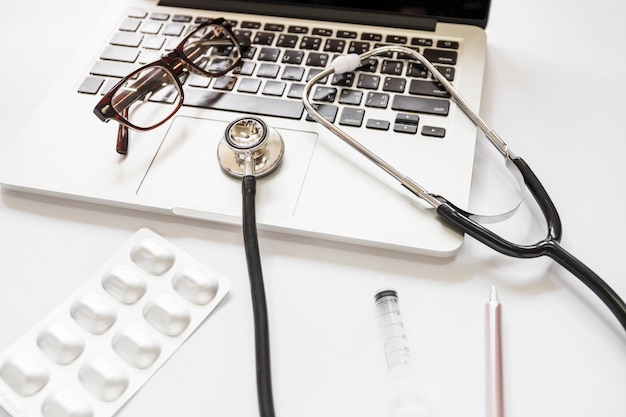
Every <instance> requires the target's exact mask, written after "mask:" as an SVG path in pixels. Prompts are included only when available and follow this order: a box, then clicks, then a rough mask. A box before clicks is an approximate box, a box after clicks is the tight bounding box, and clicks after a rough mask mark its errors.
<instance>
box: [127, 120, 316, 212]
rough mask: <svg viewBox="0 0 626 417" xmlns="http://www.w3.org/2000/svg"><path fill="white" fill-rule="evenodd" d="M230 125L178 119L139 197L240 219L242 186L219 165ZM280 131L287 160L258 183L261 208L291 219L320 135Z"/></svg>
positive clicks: (180, 209) (194, 210)
mask: <svg viewBox="0 0 626 417" xmlns="http://www.w3.org/2000/svg"><path fill="white" fill-rule="evenodd" d="M227 126H228V122H226V121H221V120H209V119H197V118H192V117H182V116H181V117H176V118H175V120H174V121H173V123H172V125H171V127H170V129H169V130H168V132H167V134H166V135H165V138H164V140H163V143H162V144H161V146H160V148H159V150H158V152H157V154H156V156H155V158H154V160H153V161H152V164H151V165H150V166H149V168H148V170H147V172H146V174H145V177H144V179H143V181H142V183H141V185H140V187H139V190H138V194H139V195H140V196H145V197H149V198H150V199H156V200H167V201H169V202H170V203H171V205H172V206H174V207H175V209H174V210H173V211H174V212H175V213H176V212H177V210H178V211H181V212H182V211H187V212H192V211H193V212H213V213H218V214H219V213H221V214H222V215H225V216H237V217H238V216H239V215H240V213H241V199H242V197H241V185H240V184H241V181H240V180H239V179H237V178H234V177H231V176H229V175H228V174H226V173H225V172H224V171H223V170H222V168H221V167H220V165H219V162H218V160H217V147H218V143H219V141H220V140H221V139H222V137H223V135H224V130H225V129H226V127H227ZM277 131H278V132H279V133H280V134H281V136H282V137H283V140H284V142H285V155H284V157H283V160H282V162H281V165H280V166H279V167H278V169H277V170H276V171H274V172H272V173H271V174H269V175H268V176H266V177H262V178H260V179H259V180H258V191H257V197H256V209H257V213H259V215H266V216H271V217H289V216H292V215H293V213H294V211H295V208H296V204H297V202H298V198H299V196H300V192H301V190H302V185H303V183H304V179H305V176H306V173H307V169H308V166H309V163H310V161H311V157H312V155H313V150H314V148H315V144H316V141H317V135H316V134H315V133H311V132H304V131H298V130H287V129H277ZM296 143H297V146H295V144H296ZM290 145H294V146H290Z"/></svg>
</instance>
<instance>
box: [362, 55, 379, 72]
mask: <svg viewBox="0 0 626 417" xmlns="http://www.w3.org/2000/svg"><path fill="white" fill-rule="evenodd" d="M357 70H358V71H361V72H376V70H378V60H377V59H376V58H367V59H364V60H363V61H361V66H360V67H359V68H357Z"/></svg>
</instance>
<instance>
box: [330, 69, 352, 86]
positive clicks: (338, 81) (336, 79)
mask: <svg viewBox="0 0 626 417" xmlns="http://www.w3.org/2000/svg"><path fill="white" fill-rule="evenodd" d="M353 83H354V73H353V72H344V73H343V74H334V75H333V78H332V79H331V80H330V84H331V85H338V86H341V87H350V86H352V84H353Z"/></svg>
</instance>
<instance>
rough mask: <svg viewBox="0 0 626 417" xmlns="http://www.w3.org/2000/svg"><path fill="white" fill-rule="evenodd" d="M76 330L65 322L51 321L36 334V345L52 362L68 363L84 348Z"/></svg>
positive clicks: (82, 340)
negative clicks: (50, 323)
mask: <svg viewBox="0 0 626 417" xmlns="http://www.w3.org/2000/svg"><path fill="white" fill-rule="evenodd" d="M78 332H79V330H78V329H76V328H74V327H71V326H69V325H68V324H67V323H63V322H57V323H53V324H52V325H50V326H48V327H47V328H46V329H44V330H42V331H41V332H40V333H39V335H37V346H39V349H41V351H42V352H43V353H45V354H46V356H47V357H48V358H50V360H52V361H53V362H56V363H58V364H59V365H69V364H70V363H72V362H74V361H75V360H76V358H78V357H79V356H80V355H81V354H82V353H83V350H85V340H84V339H83V338H82V336H81V335H80V334H79V333H78Z"/></svg>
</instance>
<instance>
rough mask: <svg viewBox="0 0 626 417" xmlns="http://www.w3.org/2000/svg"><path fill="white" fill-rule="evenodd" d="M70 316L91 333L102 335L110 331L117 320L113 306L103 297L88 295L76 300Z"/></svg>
mask: <svg viewBox="0 0 626 417" xmlns="http://www.w3.org/2000/svg"><path fill="white" fill-rule="evenodd" d="M70 314H71V316H72V318H73V319H74V320H76V322H77V323H78V324H80V325H81V327H82V328H83V329H85V330H87V331H88V332H89V333H93V334H102V333H104V332H106V331H107V330H109V328H111V326H113V324H114V323H115V320H116V319H117V312H116V311H115V309H114V308H113V306H112V305H111V304H110V303H109V302H108V301H107V300H106V299H105V298H104V297H102V296H101V295H98V294H94V293H91V294H86V295H84V296H83V297H81V298H79V299H78V300H76V301H75V302H74V303H73V304H72V306H71V308H70Z"/></svg>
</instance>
